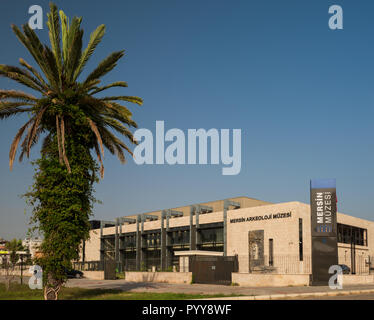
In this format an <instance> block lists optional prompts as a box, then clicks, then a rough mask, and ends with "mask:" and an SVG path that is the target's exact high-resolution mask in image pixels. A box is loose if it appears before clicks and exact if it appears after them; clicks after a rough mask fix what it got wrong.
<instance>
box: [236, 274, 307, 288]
mask: <svg viewBox="0 0 374 320" xmlns="http://www.w3.org/2000/svg"><path fill="white" fill-rule="evenodd" d="M232 282H233V283H237V284H238V285H240V286H243V287H288V286H308V285H309V274H252V273H232Z"/></svg>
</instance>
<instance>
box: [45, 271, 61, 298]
mask: <svg viewBox="0 0 374 320" xmlns="http://www.w3.org/2000/svg"><path fill="white" fill-rule="evenodd" d="M61 287H62V281H59V280H56V279H54V278H53V275H52V274H51V273H50V274H48V284H47V285H46V286H45V287H44V300H58V294H59V291H60V289H61Z"/></svg>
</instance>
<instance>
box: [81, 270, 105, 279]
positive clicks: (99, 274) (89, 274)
mask: <svg viewBox="0 0 374 320" xmlns="http://www.w3.org/2000/svg"><path fill="white" fill-rule="evenodd" d="M82 272H83V277H84V278H87V279H91V280H104V271H82Z"/></svg>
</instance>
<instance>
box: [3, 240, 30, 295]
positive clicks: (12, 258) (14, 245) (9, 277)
mask: <svg viewBox="0 0 374 320" xmlns="http://www.w3.org/2000/svg"><path fill="white" fill-rule="evenodd" d="M5 248H6V250H7V251H8V252H9V258H3V259H2V265H1V268H2V269H3V270H4V277H5V290H6V291H9V288H10V284H11V282H12V281H13V280H14V279H15V277H16V274H15V273H16V270H15V267H16V265H17V263H18V260H19V258H20V257H19V254H17V252H18V251H24V249H25V248H24V247H23V245H22V240H17V239H13V240H11V241H9V242H7V243H6V244H5Z"/></svg>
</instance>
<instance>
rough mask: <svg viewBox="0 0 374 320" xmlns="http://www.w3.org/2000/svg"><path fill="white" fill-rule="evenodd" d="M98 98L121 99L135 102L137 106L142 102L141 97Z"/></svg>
mask: <svg viewBox="0 0 374 320" xmlns="http://www.w3.org/2000/svg"><path fill="white" fill-rule="evenodd" d="M100 100H103V101H111V100H122V101H127V102H131V103H136V104H137V105H139V106H141V105H142V104H143V99H142V98H139V97H131V96H118V97H104V98H100Z"/></svg>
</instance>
